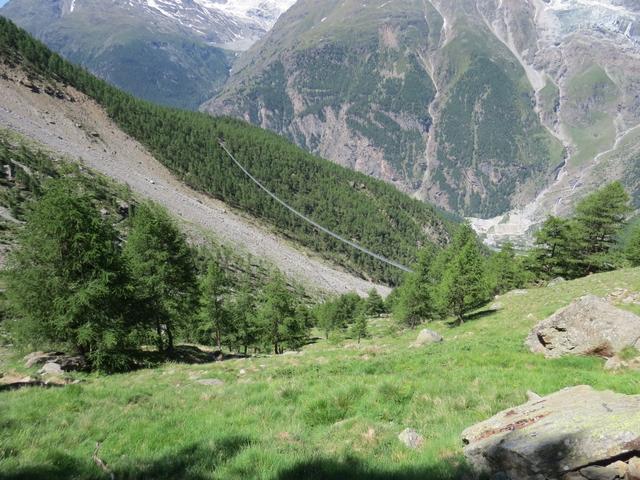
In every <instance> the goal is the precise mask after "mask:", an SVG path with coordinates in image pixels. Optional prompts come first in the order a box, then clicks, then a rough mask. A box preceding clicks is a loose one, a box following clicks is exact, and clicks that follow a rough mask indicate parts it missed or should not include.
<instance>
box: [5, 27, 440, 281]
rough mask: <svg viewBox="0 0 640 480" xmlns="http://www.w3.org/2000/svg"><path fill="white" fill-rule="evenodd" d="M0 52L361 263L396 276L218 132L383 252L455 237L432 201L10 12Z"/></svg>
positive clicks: (184, 168)
mask: <svg viewBox="0 0 640 480" xmlns="http://www.w3.org/2000/svg"><path fill="white" fill-rule="evenodd" d="M0 56H2V57H3V58H4V59H5V61H7V62H9V63H11V62H14V63H18V62H20V63H24V64H25V67H27V68H29V69H31V71H32V72H33V73H34V74H37V75H41V76H43V77H45V78H49V79H52V80H57V81H60V82H64V83H67V84H70V85H72V86H74V87H76V88H77V89H79V90H80V91H82V92H84V93H86V94H87V95H89V96H91V97H92V98H94V99H95V100H96V101H97V102H98V103H100V104H101V105H102V106H103V107H104V108H105V109H106V111H107V112H108V113H109V115H110V116H111V117H112V118H113V119H114V120H115V122H116V123H118V124H119V125H120V126H121V127H122V129H123V130H124V131H125V132H126V133H128V134H130V135H131V136H132V137H134V138H135V139H137V140H138V141H140V142H141V143H142V144H144V145H145V146H147V147H148V148H149V149H150V151H151V152H152V153H153V154H154V155H155V156H156V158H158V160H160V161H161V162H163V163H164V164H165V165H166V166H167V167H169V168H170V169H171V170H173V171H174V172H175V173H176V174H178V175H179V176H180V177H181V178H183V179H184V180H185V181H186V182H187V183H188V184H189V185H190V186H193V187H195V188H197V189H199V190H202V191H205V192H207V193H209V194H211V195H213V196H214V197H217V198H219V199H221V200H223V201H225V202H227V203H229V204H231V205H233V206H236V207H238V208H240V209H242V210H245V211H247V212H249V213H251V214H252V215H254V216H257V217H261V218H264V219H265V220H267V221H268V222H269V223H271V224H273V225H274V226H275V227H276V228H277V229H278V230H279V231H281V232H282V233H283V234H285V235H287V236H289V237H291V238H292V239H294V240H296V241H299V242H300V243H302V244H304V245H306V246H309V247H311V248H313V249H314V250H316V251H318V252H321V253H322V254H323V255H325V256H326V257H328V258H330V259H332V260H334V261H336V262H338V263H340V264H342V265H344V266H346V267H347V268H349V269H350V270H352V271H354V272H358V273H360V274H363V275H366V276H368V277H370V278H372V279H375V280H382V281H388V282H394V281H397V280H398V278H399V273H398V272H397V271H395V270H393V269H391V268H389V267H386V266H384V265H382V264H381V263H380V262H378V261H376V260H373V259H371V258H370V257H367V256H365V255H363V254H360V253H356V252H354V251H353V250H352V249H351V248H349V247H346V246H344V245H343V244H340V243H338V242H337V241H334V240H332V239H330V238H327V237H326V236H323V235H321V234H319V233H318V232H316V231H315V230H313V229H312V228H311V227H309V226H308V225H306V224H303V223H302V222H301V221H299V220H297V219H296V218H295V217H293V216H292V215H291V214H290V213H289V212H287V211H286V210H285V209H283V208H282V207H281V206H280V205H278V204H277V203H275V202H274V201H272V200H271V199H269V198H268V197H266V196H265V195H264V193H263V192H261V191H260V190H258V189H257V188H256V186H255V185H254V184H253V183H251V182H250V181H249V180H248V179H247V178H246V177H245V176H244V175H243V174H242V173H241V172H240V171H239V169H238V168H237V167H236V166H235V165H234V164H233V163H232V162H231V161H230V160H229V158H228V157H227V156H226V154H225V153H224V152H223V150H222V149H221V148H220V146H219V145H218V138H224V140H225V141H226V143H227V145H228V146H229V148H230V149H231V150H232V151H233V152H234V153H235V154H236V156H237V158H238V159H239V160H240V161H241V162H243V163H244V164H245V166H246V167H247V168H248V169H249V170H250V171H251V172H252V173H253V174H254V175H255V176H256V177H257V178H259V179H260V180H262V181H263V182H264V183H265V184H266V185H267V186H268V187H269V188H270V189H272V190H273V191H274V192H275V193H277V194H278V195H280V196H281V197H282V198H283V199H284V200H286V201H287V202H289V203H290V204H291V205H293V206H294V207H296V208H298V209H299V210H301V211H303V212H304V213H306V214H307V215H309V216H311V217H312V218H313V219H314V220H315V221H317V222H319V223H320V224H322V225H324V226H326V227H328V228H330V229H333V230H334V231H336V232H338V233H340V234H341V235H343V236H345V237H347V238H350V239H353V240H355V241H357V242H360V243H362V244H363V245H364V246H366V247H367V248H369V249H371V250H374V251H376V252H377V253H380V254H382V255H385V256H388V257H391V258H393V259H395V260H397V261H400V262H404V263H406V264H410V263H412V262H413V261H414V259H415V255H416V251H417V249H418V247H419V246H420V245H424V244H426V243H443V242H445V241H446V239H447V237H448V234H449V231H450V225H451V222H450V221H449V220H447V219H445V218H444V217H443V215H442V214H441V213H439V212H438V211H436V209H435V208H433V207H432V206H429V205H426V204H424V203H422V202H419V201H417V200H413V199H410V198H409V197H408V196H406V195H404V194H402V193H400V192H398V191H397V190H396V189H394V188H393V187H391V186H389V185H387V184H385V183H383V182H381V181H377V180H373V179H371V178H369V177H366V176H365V175H361V174H357V173H354V172H352V171H349V170H347V169H345V168H342V167H339V166H336V165H334V164H332V163H330V162H328V161H325V160H322V159H320V158H317V157H314V156H312V155H309V154H307V153H305V152H304V151H302V150H300V149H299V148H297V147H294V146H293V145H291V144H289V143H288V142H286V141H284V140H283V139H281V138H280V137H278V136H276V135H274V134H271V133H267V132H265V131H263V130H261V129H258V128H255V127H250V126H248V125H247V124H245V123H243V122H240V121H236V120H231V119H227V118H211V117H209V116H208V115H205V114H199V113H194V112H187V111H180V110H173V109H169V108H165V107H160V106H156V105H153V104H150V103H147V102H144V101H141V100H137V99H135V98H133V97H131V96H129V95H127V94H125V93H123V92H121V91H119V90H117V89H116V88H114V87H112V86H110V85H108V84H107V83H105V82H103V81H101V80H99V79H97V78H95V77H93V76H92V75H90V74H88V73H87V72H86V71H84V70H82V69H80V68H78V67H75V66H73V65H71V64H69V63H67V62H65V61H64V60H62V59H61V58H60V57H59V56H58V55H56V54H54V53H52V52H51V51H49V50H48V49H47V48H46V47H44V46H43V45H42V44H40V43H39V42H37V41H35V40H34V39H32V38H31V37H30V36H29V35H28V34H26V33H25V32H24V31H22V30H20V29H18V28H16V27H15V26H14V25H13V24H12V23H11V22H9V21H6V20H4V19H0Z"/></svg>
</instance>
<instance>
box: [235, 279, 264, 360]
mask: <svg viewBox="0 0 640 480" xmlns="http://www.w3.org/2000/svg"><path fill="white" fill-rule="evenodd" d="M229 316H230V318H231V321H232V322H233V326H234V333H235V341H234V342H233V343H234V344H235V345H237V346H238V347H240V348H242V350H243V353H244V354H245V355H246V354H247V351H248V350H249V348H250V347H257V346H258V345H259V343H260V340H261V337H264V332H263V331H261V329H260V324H259V322H258V319H257V317H256V298H255V295H254V293H253V288H252V286H251V285H250V284H249V283H248V282H245V283H244V284H243V285H242V286H241V287H240V289H239V290H238V292H237V293H236V295H235V298H234V299H233V302H232V303H231V306H230V308H229Z"/></svg>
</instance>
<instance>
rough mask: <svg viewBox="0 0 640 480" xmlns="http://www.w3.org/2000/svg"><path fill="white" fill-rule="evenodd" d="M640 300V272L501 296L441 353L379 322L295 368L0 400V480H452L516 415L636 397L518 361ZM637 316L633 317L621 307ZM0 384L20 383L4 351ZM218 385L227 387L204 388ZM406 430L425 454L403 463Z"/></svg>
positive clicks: (254, 364) (148, 373) (535, 361)
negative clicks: (601, 393) (578, 307)
mask: <svg viewBox="0 0 640 480" xmlns="http://www.w3.org/2000/svg"><path fill="white" fill-rule="evenodd" d="M619 289H628V290H630V291H638V289H640V270H638V269H635V270H623V271H617V272H611V273H606V274H601V275H593V276H590V277H588V278H584V279H580V280H577V281H572V282H566V283H561V284H559V285H556V286H554V287H550V288H541V289H535V290H529V291H526V292H513V293H509V294H506V295H504V296H502V297H500V298H499V299H498V300H497V302H498V303H500V304H501V306H502V308H501V309H500V310H498V311H495V312H481V313H479V314H478V315H477V316H476V318H475V319H473V320H472V321H469V322H468V323H466V324H465V325H463V326H462V327H455V328H451V327H449V326H448V325H447V324H445V323H437V324H434V325H431V327H432V328H434V329H436V330H438V331H440V332H441V333H442V334H443V335H444V337H445V341H444V343H442V344H438V345H433V346H429V347H424V348H421V349H414V348H409V344H410V343H411V342H412V341H413V339H414V338H415V335H416V333H417V332H415V331H406V332H403V331H401V332H396V331H394V329H393V328H392V325H391V324H390V323H389V321H388V320H386V319H377V320H373V321H372V323H371V326H370V330H371V332H372V337H371V338H369V339H367V340H365V341H363V343H362V344H360V345H357V344H355V343H354V342H353V341H351V340H340V339H335V340H333V341H331V342H327V341H324V340H319V341H318V342H317V343H315V344H313V345H309V346H307V347H305V348H304V350H303V353H302V354H300V355H293V356H284V357H279V358H276V357H269V356H265V357H256V358H250V359H240V360H229V361H225V362H220V363H214V364H203V365H186V364H178V363H175V364H167V365H165V366H163V367H161V368H156V369H149V370H141V371H138V372H134V373H131V374H126V375H117V376H110V377H97V376H83V375H78V379H80V380H81V383H79V384H77V385H70V386H67V387H63V388H51V389H41V388H36V389H22V390H18V391H0V411H1V412H2V416H1V417H0V422H1V425H2V428H1V429H0V472H1V473H0V479H2V480H9V479H11V480H17V479H27V478H28V479H45V478H46V479H49V480H55V479H63V478H64V479H68V478H82V479H94V478H95V479H102V478H106V477H105V475H104V473H102V472H101V471H99V470H98V469H97V467H96V466H95V465H94V463H93V461H92V459H91V455H92V453H93V451H94V447H95V443H96V442H101V443H102V449H101V450H100V453H99V456H100V457H101V458H102V459H103V460H104V461H106V462H107V463H108V464H109V465H110V467H111V468H112V469H113V471H114V473H115V475H116V478H118V479H120V478H127V479H133V478H140V479H142V478H154V479H174V478H189V479H198V480H200V479H209V478H212V479H213V478H219V479H240V478H251V479H278V480H285V479H303V478H304V479H323V480H327V479H336V480H337V479H341V480H343V479H349V478H355V479H383V478H384V479H402V480H408V479H416V480H417V479H429V480H438V479H457V478H462V469H461V467H460V466H459V465H460V462H461V442H460V433H461V432H462V430H463V429H464V428H465V427H466V426H469V425H471V424H473V423H474V422H477V421H479V420H481V419H484V418H487V417H488V416H490V415H492V414H493V413H496V412H497V411H499V410H501V409H504V408H506V407H508V406H510V405H514V404H519V403H522V402H523V401H525V399H526V395H525V393H526V391H527V390H532V391H535V392H537V393H539V394H548V393H551V392H553V391H556V390H558V389H560V388H563V387H567V386H571V385H578V384H590V385H592V386H594V387H595V388H597V389H613V390H615V391H618V392H622V393H629V394H631V393H638V391H640V378H639V377H638V375H637V372H636V373H631V372H619V373H612V372H607V371H605V370H604V369H603V361H602V360H601V359H598V358H564V359H559V360H546V359H544V358H542V357H540V356H535V355H533V354H531V353H529V352H528V351H526V350H525V348H524V346H523V341H524V338H525V336H526V334H527V333H528V331H529V329H530V328H531V327H532V326H533V325H534V324H535V323H536V322H537V321H539V320H542V319H543V318H545V317H546V316H548V315H549V314H551V313H553V312H554V311H555V310H556V309H558V308H560V307H562V306H565V305H567V304H568V303H570V302H571V301H572V300H573V299H574V298H576V297H579V296H581V295H583V294H586V293H593V294H596V295H601V296H605V295H607V294H609V293H611V292H613V291H619ZM624 308H630V309H632V310H634V311H635V312H636V313H640V307H638V306H637V305H635V306H624ZM0 353H1V354H2V355H0V371H2V372H4V373H5V374H13V373H21V374H24V373H28V372H27V371H25V369H24V368H23V367H22V364H21V363H22V362H21V361H20V360H19V358H18V357H19V355H17V353H14V352H11V351H10V350H8V349H6V348H5V349H3V350H1V351H0ZM206 378H208V379H211V378H217V379H220V380H222V381H223V382H224V385H222V386H218V387H215V386H205V385H201V384H198V383H197V380H198V379H206ZM407 427H411V428H415V429H416V430H418V432H420V433H421V434H422V435H423V436H424V438H425V442H424V445H423V446H422V447H420V448H419V449H417V450H415V451H414V450H409V449H407V448H405V447H404V446H403V445H402V444H400V442H399V441H398V440H397V438H396V437H397V435H398V434H399V433H400V432H401V431H402V430H404V429H405V428H407Z"/></svg>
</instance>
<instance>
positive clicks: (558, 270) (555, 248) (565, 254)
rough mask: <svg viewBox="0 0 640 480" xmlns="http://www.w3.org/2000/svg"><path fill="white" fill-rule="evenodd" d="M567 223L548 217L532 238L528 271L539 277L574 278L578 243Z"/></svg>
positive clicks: (573, 228)
mask: <svg viewBox="0 0 640 480" xmlns="http://www.w3.org/2000/svg"><path fill="white" fill-rule="evenodd" d="M576 230H577V227H576V225H575V223H574V222H572V221H571V220H564V219H561V218H558V217H553V216H551V217H549V218H548V219H547V220H546V221H545V222H544V224H543V225H542V227H541V228H540V230H539V231H538V232H536V235H535V247H534V248H533V250H532V251H531V253H530V264H531V268H532V269H533V270H534V271H535V272H536V273H537V276H539V277H541V278H547V279H549V278H554V277H564V278H575V277H576V276H577V275H578V273H577V272H578V270H579V267H578V263H579V253H578V252H579V248H580V245H579V241H578V237H579V236H578V234H577V231H576Z"/></svg>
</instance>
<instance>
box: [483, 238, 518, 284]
mask: <svg viewBox="0 0 640 480" xmlns="http://www.w3.org/2000/svg"><path fill="white" fill-rule="evenodd" d="M488 271H489V276H490V281H491V284H492V290H493V292H494V293H502V292H508V291H510V290H513V289H515V288H522V287H523V286H524V284H525V271H524V267H523V265H522V262H521V261H520V259H518V258H517V257H516V253H515V250H514V248H513V244H512V243H508V242H507V243H505V244H504V245H502V248H501V249H500V251H499V252H498V253H496V254H494V255H492V256H491V258H490V259H489V265H488Z"/></svg>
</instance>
